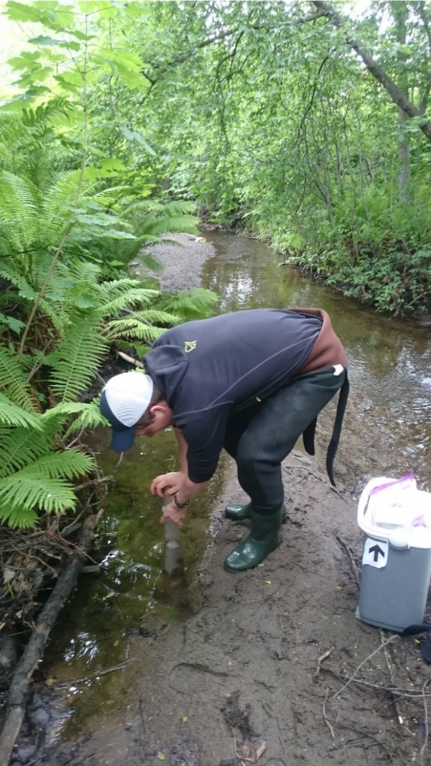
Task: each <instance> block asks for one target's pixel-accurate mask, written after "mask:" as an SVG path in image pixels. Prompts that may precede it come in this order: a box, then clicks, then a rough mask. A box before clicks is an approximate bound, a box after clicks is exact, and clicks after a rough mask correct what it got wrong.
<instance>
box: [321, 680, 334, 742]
mask: <svg viewBox="0 0 431 766" xmlns="http://www.w3.org/2000/svg"><path fill="white" fill-rule="evenodd" d="M328 697H329V689H327V690H326V694H325V699H324V700H323V706H322V713H323V720H324V721H325V723H326V725H327V727H328V729H329V731H330V732H331V737H332V739H335V735H334V727H333V726H332V724H331V722H330V720H329V718H328V716H327V715H326V703H327V701H328Z"/></svg>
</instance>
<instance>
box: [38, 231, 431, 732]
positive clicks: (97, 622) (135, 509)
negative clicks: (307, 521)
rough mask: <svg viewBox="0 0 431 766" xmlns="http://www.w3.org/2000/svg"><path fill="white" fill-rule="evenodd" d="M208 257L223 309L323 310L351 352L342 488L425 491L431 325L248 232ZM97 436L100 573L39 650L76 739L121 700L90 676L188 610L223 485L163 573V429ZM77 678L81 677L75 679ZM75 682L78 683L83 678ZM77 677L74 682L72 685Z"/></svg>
mask: <svg viewBox="0 0 431 766" xmlns="http://www.w3.org/2000/svg"><path fill="white" fill-rule="evenodd" d="M206 239H207V240H208V241H210V242H212V243H213V245H214V246H215V248H216V255H215V256H214V257H212V258H210V259H209V261H207V263H206V265H205V267H204V271H203V283H204V286H206V287H208V288H210V289H212V290H215V291H216V292H218V293H219V295H220V296H221V301H220V310H221V311H222V312H226V311H232V310H236V309H243V308H253V307H256V308H257V307H265V306H274V307H287V306H292V307H299V306H303V307H306V306H319V307H321V308H324V309H326V310H327V311H328V312H329V314H330V315H331V317H332V320H333V323H334V325H335V327H336V329H337V332H338V333H339V335H340V336H341V338H342V340H343V342H344V344H345V346H346V348H347V352H348V356H349V362H350V379H351V395H350V400H349V404H348V408H347V411H346V416H345V423H344V427H343V432H342V437H341V443H340V448H339V453H338V455H337V457H336V461H335V474H336V479H338V481H339V483H340V485H341V486H345V487H348V488H350V489H354V490H355V491H359V489H360V488H362V486H363V485H364V484H365V482H366V481H367V480H368V479H369V478H371V477H372V476H381V475H386V476H394V477H400V476H402V475H403V474H405V473H408V472H409V471H412V470H413V471H414V472H415V473H416V475H417V478H418V481H419V484H420V486H421V488H424V489H429V490H430V489H431V482H430V467H431V457H430V453H429V449H428V447H429V442H430V436H431V425H430V422H431V418H430V415H431V368H430V362H431V339H430V334H429V330H427V329H425V328H421V327H416V326H413V325H410V324H407V323H403V322H401V321H399V320H394V319H391V318H389V317H385V316H380V315H377V314H375V313H374V312H372V311H370V310H367V309H364V308H363V307H361V306H360V305H359V304H357V303H356V302H355V301H353V300H349V299H347V298H345V297H344V296H343V295H341V294H340V293H337V292H335V291H333V290H331V289H329V288H326V287H324V286H322V285H321V284H319V283H318V282H315V281H313V280H311V279H309V278H308V277H305V276H303V275H301V274H300V273H298V272H296V271H294V270H292V269H288V268H287V267H285V266H279V265H278V263H279V261H280V260H281V259H280V258H279V257H277V256H276V255H275V254H274V252H273V251H272V250H271V249H270V248H268V247H267V246H266V245H264V244H262V243H261V242H258V241H257V240H253V239H246V238H240V237H235V236H233V235H227V234H219V233H212V234H210V235H207V236H206ZM333 410H334V408H333V407H331V406H329V407H328V408H327V410H326V411H325V412H324V413H322V415H321V417H320V418H319V424H318V431H317V446H318V454H317V457H316V459H317V460H318V462H319V463H321V464H322V465H324V462H323V460H324V450H325V447H326V445H327V443H328V438H329V433H330V429H331V428H332V422H333V414H334V412H333ZM108 441H109V435H108V433H107V432H106V431H101V432H100V433H97V434H96V435H95V437H94V444H93V446H94V448H95V449H96V451H98V452H99V453H100V463H101V466H102V468H103V470H104V472H105V473H109V474H111V475H113V476H114V482H113V483H112V485H110V489H109V493H108V502H107V507H106V511H105V515H104V521H103V522H102V524H101V527H100V531H99V537H100V540H99V543H100V556H99V558H100V560H101V564H102V575H101V576H100V577H94V576H86V577H82V578H81V581H80V587H79V591H78V593H77V595H76V597H75V598H74V599H73V600H72V602H71V603H70V604H69V605H68V606H67V608H66V609H65V610H64V614H63V616H62V619H61V621H60V622H59V624H58V625H57V627H56V629H55V631H54V632H53V634H52V637H51V641H50V645H49V649H48V651H47V653H46V660H45V673H46V674H47V675H48V676H50V677H51V678H53V679H54V680H55V681H56V682H63V681H66V680H67V681H70V683H68V684H66V686H65V687H64V688H65V690H66V691H65V692H64V693H67V698H68V702H69V704H70V705H72V706H73V708H74V710H75V713H74V715H72V717H71V718H70V720H69V723H68V726H67V728H66V735H67V736H70V737H75V736H76V735H77V734H79V733H80V732H81V731H82V730H83V729H85V726H86V724H87V723H88V721H89V720H90V719H91V716H92V714H93V713H94V712H95V711H97V710H98V709H99V708H100V706H101V705H103V708H104V710H105V712H108V711H109V710H110V709H115V708H118V707H121V706H122V705H125V704H126V703H125V701H124V700H125V694H126V690H124V689H122V687H121V674H118V673H116V672H113V673H108V674H106V675H99V676H98V675H97V673H98V672H99V673H100V672H101V671H104V670H106V669H109V668H112V667H115V666H116V665H118V664H119V663H121V662H122V661H124V660H126V659H127V658H128V655H127V652H128V640H129V637H130V635H131V634H133V633H136V632H138V631H139V630H141V631H143V633H144V635H145V631H146V630H147V628H146V625H151V624H152V619H153V618H154V617H156V618H157V620H158V621H159V623H160V622H161V623H163V622H165V623H169V622H171V621H176V620H182V619H184V618H186V617H187V616H188V615H190V614H191V613H192V612H193V611H194V610H195V609H196V602H195V598H194V592H193V584H194V583H195V582H196V572H197V568H198V564H199V561H200V560H201V558H202V555H203V553H204V550H205V547H206V546H207V544H208V541H209V539H210V534H211V533H210V517H211V515H212V512H213V511H214V509H215V508H217V507H218V506H217V503H218V495H219V494H220V489H221V485H222V483H223V462H224V461H222V464H221V467H220V470H219V472H218V476H217V478H216V479H214V480H213V482H212V483H211V487H210V488H209V489H208V490H207V494H206V495H205V496H200V498H199V503H197V502H196V503H193V504H192V506H191V509H190V511H191V513H190V516H191V518H190V523H188V524H187V528H186V530H185V531H184V532H183V533H182V535H181V559H180V561H179V566H178V567H177V569H176V570H175V571H174V572H173V573H172V575H171V576H169V575H167V574H166V572H164V571H163V566H164V554H165V549H164V536H163V534H164V531H163V528H162V526H161V525H160V524H159V523H158V517H159V515H160V512H161V503H160V499H159V498H153V497H152V496H151V495H150V494H149V492H148V486H149V484H150V481H151V479H152V478H153V477H154V476H155V475H157V474H159V473H165V472H166V471H169V470H175V453H176V450H175V439H174V437H173V434H172V433H171V432H169V431H168V432H165V433H163V434H158V435H157V437H156V438H155V439H154V440H141V443H140V444H136V445H135V447H134V448H133V449H132V450H131V451H130V452H129V453H126V454H125V455H124V457H123V460H122V462H121V464H120V465H118V456H117V455H114V454H113V453H111V452H110V450H109V449H108ZM77 679H81V680H77ZM82 679H84V680H82ZM73 680H75V682H73Z"/></svg>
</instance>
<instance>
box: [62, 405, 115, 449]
mask: <svg viewBox="0 0 431 766" xmlns="http://www.w3.org/2000/svg"><path fill="white" fill-rule="evenodd" d="M103 424H106V421H105V418H104V417H103V415H102V414H101V412H100V410H99V396H97V397H96V399H93V401H92V402H90V403H89V404H86V405H85V410H83V411H82V412H81V414H80V415H79V416H78V417H77V418H76V419H75V420H74V421H73V423H72V424H71V425H70V426H69V428H68V429H67V431H66V432H65V434H64V439H65V440H66V439H67V438H68V437H69V436H70V435H71V434H73V433H77V432H78V431H81V430H83V429H89V428H97V426H100V425H103Z"/></svg>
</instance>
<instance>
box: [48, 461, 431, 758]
mask: <svg viewBox="0 0 431 766" xmlns="http://www.w3.org/2000/svg"><path fill="white" fill-rule="evenodd" d="M283 476H284V485H285V491H286V498H287V501H288V502H287V505H288V508H289V520H288V522H287V523H286V524H285V525H284V527H283V540H282V543H281V544H280V546H279V547H278V548H277V549H276V550H275V551H274V552H273V553H272V554H271V555H270V556H269V557H268V558H267V559H266V561H265V562H264V565H263V566H260V567H257V568H256V569H255V570H252V571H250V572H246V573H242V574H239V575H233V574H230V573H228V572H225V571H224V570H223V560H224V558H225V556H226V555H227V554H228V553H229V552H230V550H231V549H232V548H233V547H235V545H237V543H238V540H239V539H240V538H241V537H242V536H243V535H246V534H247V533H248V523H247V522H243V523H240V524H235V523H232V522H228V521H226V520H225V519H224V518H223V516H222V509H223V507H224V504H225V503H226V501H227V500H230V499H237V500H239V501H241V500H242V499H245V497H244V495H243V494H242V492H241V491H240V490H239V488H238V485H237V482H236V479H235V477H234V475H233V466H232V472H231V477H230V478H229V480H228V481H227V484H226V487H225V489H224V491H223V494H222V496H221V497H220V498H219V501H218V502H217V504H216V506H215V507H214V509H213V516H214V520H215V522H214V538H213V543H212V545H211V546H210V548H209V549H208V552H207V555H206V557H205V560H204V562H203V564H202V568H201V571H200V589H201V599H202V605H201V609H200V611H199V612H198V614H196V615H195V616H193V617H192V618H190V619H189V620H188V621H187V622H186V623H185V624H184V625H177V626H172V627H170V628H169V629H166V628H164V627H163V625H158V624H148V625H147V626H146V627H147V631H148V632H147V635H146V636H139V637H136V638H135V639H134V640H133V641H132V642H131V644H130V655H129V656H130V659H131V660H132V661H131V662H130V664H129V665H128V666H127V667H126V668H125V669H124V670H122V671H120V673H121V676H122V677H121V678H120V677H119V678H118V683H119V684H121V686H122V687H123V689H124V695H123V701H124V708H123V709H122V710H118V711H117V713H116V714H111V715H109V716H106V717H105V716H104V713H103V710H100V711H99V715H97V716H96V717H94V718H93V719H92V722H91V728H90V730H89V732H88V735H87V736H88V739H87V741H85V742H81V743H73V744H72V743H67V744H64V745H63V746H62V748H60V750H59V751H58V752H57V753H53V754H52V756H51V757H49V758H48V759H46V760H45V759H44V761H43V763H47V764H50V765H51V766H57V764H60V763H65V762H66V760H64V759H65V757H66V754H68V757H69V758H71V757H72V754H73V759H72V760H73V762H74V763H75V762H81V759H82V762H83V763H91V764H92V766H101V765H102V764H103V765H104V766H117V764H118V763H122V764H125V765H127V766H138V764H142V763H144V764H147V765H148V766H152V764H154V766H155V765H156V764H157V763H160V762H161V761H164V762H165V763H166V764H169V766H218V765H219V764H224V765H225V766H228V764H229V766H234V765H235V766H240V764H241V763H247V762H251V763H252V762H254V761H253V760H248V761H247V760H244V755H243V754H244V753H245V752H247V754H248V757H249V759H250V758H253V753H255V750H256V749H262V747H264V748H265V750H264V752H263V754H262V755H260V757H259V760H258V762H259V763H260V764H262V766H293V764H297V763H301V764H302V763H303V764H307V765H309V766H315V764H316V763H318V764H323V765H325V766H326V764H328V766H329V764H340V766H341V764H343V766H344V764H345V763H346V762H349V763H350V764H353V765H355V766H359V765H361V766H362V765H364V766H365V764H367V765H368V764H369V766H371V765H373V766H375V764H386V763H393V764H395V765H396V766H405V764H406V763H408V762H415V761H416V762H418V763H421V760H420V752H421V749H422V748H423V747H424V745H425V742H424V736H425V732H426V728H425V727H426V715H425V709H424V698H423V697H422V693H421V690H422V689H423V687H424V682H425V681H426V679H427V678H428V676H429V670H428V668H427V666H425V665H424V663H423V660H422V658H421V655H420V653H419V651H418V649H417V646H416V644H415V642H414V639H411V638H410V639H401V638H398V637H397V638H395V639H394V640H393V641H391V643H390V644H388V645H387V647H386V648H385V651H383V650H382V649H380V650H379V651H378V652H377V653H376V654H373V653H375V652H376V650H378V649H379V647H380V646H381V642H382V640H383V633H382V632H381V631H380V630H379V629H377V628H373V627H370V626H368V625H365V624H364V623H362V622H360V621H358V620H357V619H356V618H355V609H356V606H357V602H358V586H357V582H356V576H355V567H354V565H353V562H354V564H356V566H358V567H359V566H360V553H361V539H360V535H359V532H358V530H357V527H356V522H355V510H356V497H354V496H352V495H351V494H350V493H349V492H348V491H345V490H344V491H343V490H342V491H341V492H340V494H336V493H335V492H334V491H333V490H332V489H331V488H330V487H329V485H328V482H327V479H326V477H325V475H324V474H323V473H322V472H320V470H319V468H318V466H316V465H315V464H313V462H312V460H311V459H310V458H308V457H306V456H304V455H303V454H302V453H301V452H299V451H295V453H294V454H292V455H291V456H290V457H289V458H288V460H287V461H286V462H285V465H284V467H283ZM350 556H351V558H350ZM390 635H391V634H388V633H386V634H385V636H386V638H389V636H390ZM319 658H320V663H319ZM367 658H368V659H367ZM355 671H356V673H355ZM354 674H355V675H354ZM353 675H354V678H353V680H350V682H349V679H352V677H353ZM389 689H393V690H395V692H394V693H392V692H391V691H389ZM236 693H238V695H239V696H238V697H237V700H238V705H237V706H235V704H233V714H231V713H232V710H231V708H232V706H231V707H229V704H228V708H227V709H226V704H227V703H230V702H231V701H232V695H235V694H236ZM412 694H415V698H413V697H412V696H409V695H412ZM233 699H234V703H235V697H234V698H233ZM226 710H227V712H226ZM244 721H246V722H247V726H245V729H244ZM401 721H402V723H401ZM244 730H245V734H246V735H247V736H244ZM244 748H248V750H247V751H246V750H245V749H244ZM253 748H255V750H253ZM239 756H241V757H239ZM75 759H76V761H75ZM423 763H426V760H425V761H423Z"/></svg>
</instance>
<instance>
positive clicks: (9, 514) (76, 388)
mask: <svg viewBox="0 0 431 766" xmlns="http://www.w3.org/2000/svg"><path fill="white" fill-rule="evenodd" d="M67 110H68V106H67V105H62V104H61V102H57V103H56V102H55V101H54V100H53V101H51V102H49V104H47V105H42V106H40V107H38V108H37V109H34V110H27V111H24V112H23V113H22V115H21V119H17V117H16V116H15V115H14V117H13V118H12V117H11V115H7V114H4V113H2V112H0V128H3V127H4V130H0V136H1V138H0V285H1V287H2V292H1V295H0V307H1V311H0V373H1V376H0V380H1V384H0V523H4V524H9V525H11V526H21V527H25V526H31V525H34V524H35V523H36V522H37V520H38V518H39V514H40V513H56V514H62V513H65V512H70V511H72V510H73V508H74V507H75V506H76V503H77V498H76V495H75V491H74V484H75V482H76V479H77V478H78V477H79V476H82V475H85V474H87V473H88V472H89V471H90V470H92V468H93V466H94V461H93V458H92V457H91V456H90V455H88V454H86V453H85V451H82V450H80V449H79V448H77V447H76V446H73V445H76V442H77V439H78V440H79V437H77V436H76V434H77V433H79V431H81V430H82V429H84V428H94V427H96V426H97V425H99V424H101V423H102V422H103V418H102V416H101V415H100V412H99V409H98V407H97V403H96V402H93V403H90V404H86V403H83V402H80V401H79V400H80V398H81V397H82V395H83V394H84V392H86V391H87V389H88V388H89V386H90V384H91V383H92V381H93V379H94V376H95V374H96V373H97V371H98V369H100V367H101V365H102V364H103V361H104V359H105V357H106V355H107V352H108V349H109V347H110V346H111V345H112V344H117V345H119V344H120V345H121V344H122V343H123V342H124V343H127V346H128V347H129V346H130V345H133V346H134V347H135V351H136V353H137V354H141V353H143V351H144V347H145V342H149V341H151V340H153V339H154V338H156V337H157V336H158V335H159V334H160V333H161V332H163V331H164V329H165V328H166V327H168V326H171V325H173V324H176V323H178V322H179V321H182V320H183V319H186V318H189V317H191V316H192V315H196V312H197V313H198V314H199V313H206V312H208V311H209V310H210V307H211V305H212V303H213V301H214V296H213V295H212V294H208V295H206V296H204V293H199V294H196V295H195V296H194V297H193V293H191V294H186V293H184V294H183V296H182V297H179V298H178V300H177V303H176V304H175V302H172V303H171V305H169V303H168V302H167V301H166V299H164V298H161V296H160V295H159V293H158V291H157V290H154V289H151V288H149V287H148V285H147V284H145V283H144V282H141V281H139V280H138V279H132V278H131V277H130V276H129V274H128V272H127V267H128V264H129V261H130V260H131V259H132V258H136V257H138V254H140V253H141V251H142V248H145V246H146V245H148V244H149V243H154V242H157V241H158V240H159V238H160V236H161V235H162V234H165V233H166V232H168V231H176V230H178V229H181V230H182V231H190V232H192V231H193V232H194V231H196V228H195V227H196V219H195V218H194V217H193V216H192V215H191V212H192V207H191V206H190V204H189V203H181V202H179V203H173V202H170V203H166V204H162V203H160V202H157V201H155V200H150V199H146V198H145V195H146V194H147V192H149V190H148V189H146V190H145V189H144V190H143V195H141V196H140V198H139V202H137V201H136V198H137V197H136V198H134V197H133V194H135V195H137V194H138V192H139V190H137V189H132V190H131V189H130V188H123V187H121V185H117V186H112V187H110V188H105V189H101V183H102V181H101V179H105V178H106V173H104V172H102V171H99V170H98V169H97V168H91V167H84V164H82V165H81V169H80V170H78V169H77V167H78V165H79V163H78V162H77V157H76V156H75V155H76V146H74V147H72V148H71V147H70V146H67V137H65V136H64V134H63V135H61V134H59V133H57V134H56V133H55V131H53V129H52V124H53V123H52V120H53V118H55V116H56V115H58V114H62V115H64V113H65V112H67ZM52 142H53V145H52ZM103 182H105V181H103ZM142 196H143V197H144V199H142ZM111 260H112V261H115V262H116V264H117V266H115V268H113V267H112V262H111ZM118 264H119V265H118ZM117 267H118V268H117ZM114 272H116V275H117V276H118V277H120V278H116V279H112V278H111V279H107V278H106V276H107V275H108V276H109V277H112V276H113V274H114ZM130 312H131V313H130ZM193 312H195V313H194V314H193Z"/></svg>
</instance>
